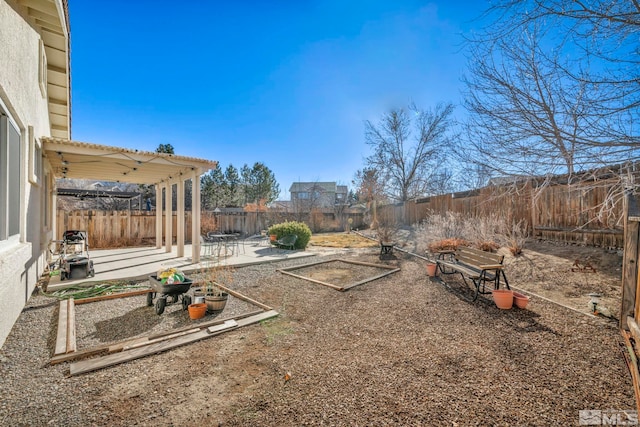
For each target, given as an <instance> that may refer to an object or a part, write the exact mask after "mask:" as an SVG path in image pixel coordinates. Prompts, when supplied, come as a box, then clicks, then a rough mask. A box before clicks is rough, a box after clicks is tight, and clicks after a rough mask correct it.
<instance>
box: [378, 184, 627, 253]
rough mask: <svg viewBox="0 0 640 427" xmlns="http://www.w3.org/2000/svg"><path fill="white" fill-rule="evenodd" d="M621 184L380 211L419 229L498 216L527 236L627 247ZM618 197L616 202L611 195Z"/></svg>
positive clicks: (492, 194)
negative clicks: (428, 222)
mask: <svg viewBox="0 0 640 427" xmlns="http://www.w3.org/2000/svg"><path fill="white" fill-rule="evenodd" d="M618 185H619V180H618V179H615V178H614V179H609V180H602V181H597V182H596V183H594V182H586V183H578V184H572V185H568V184H566V183H562V184H555V185H549V186H546V187H542V188H536V187H534V186H533V185H532V183H525V184H522V185H520V186H519V188H518V189H517V190H516V191H514V188H513V187H498V186H488V187H484V188H482V189H479V190H474V191H466V192H460V193H453V194H452V193H449V194H442V195H438V196H431V197H427V198H423V199H418V200H412V201H408V202H406V203H405V204H404V205H403V206H398V205H386V206H380V207H379V208H378V211H379V214H380V215H387V214H390V210H391V209H393V211H394V212H393V213H394V215H395V217H396V218H397V219H398V220H399V221H400V222H402V223H404V224H416V223H419V222H421V221H423V220H424V219H426V218H427V217H428V216H429V215H444V214H446V213H447V212H454V213H460V214H463V215H466V216H475V217H478V216H488V215H490V214H495V215H499V216H500V217H503V218H506V220H507V221H508V222H512V221H513V222H519V221H525V222H526V224H527V227H528V230H529V232H530V233H531V234H532V235H534V236H536V237H540V238H544V239H549V240H559V241H567V242H579V243H583V244H588V245H593V246H604V247H617V248H621V247H623V230H622V218H623V200H622V197H621V194H622V193H621V192H620V191H617V188H616V186H618ZM616 194H620V196H616V197H613V196H612V195H616Z"/></svg>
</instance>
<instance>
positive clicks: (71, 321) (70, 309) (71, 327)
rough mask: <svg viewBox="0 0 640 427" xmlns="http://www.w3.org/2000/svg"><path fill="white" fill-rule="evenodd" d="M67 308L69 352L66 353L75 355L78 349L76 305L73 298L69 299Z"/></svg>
mask: <svg viewBox="0 0 640 427" xmlns="http://www.w3.org/2000/svg"><path fill="white" fill-rule="evenodd" d="M68 301H69V303H68V306H67V350H66V353H73V352H74V351H76V350H77V349H78V348H77V346H76V305H75V303H74V299H73V298H69V300H68Z"/></svg>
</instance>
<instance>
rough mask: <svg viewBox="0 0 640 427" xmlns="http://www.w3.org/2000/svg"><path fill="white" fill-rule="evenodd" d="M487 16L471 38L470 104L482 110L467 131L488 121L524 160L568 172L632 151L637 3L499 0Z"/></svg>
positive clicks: (639, 100)
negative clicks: (542, 161) (547, 162)
mask: <svg viewBox="0 0 640 427" xmlns="http://www.w3.org/2000/svg"><path fill="white" fill-rule="evenodd" d="M487 17H490V18H493V20H492V22H491V25H489V26H487V27H486V29H485V31H484V32H481V33H479V34H477V35H476V36H474V38H473V39H472V40H470V41H471V54H470V61H469V62H470V69H471V71H470V72H471V77H470V79H467V83H468V87H469V90H470V94H471V96H470V97H469V102H468V103H467V106H468V107H470V111H472V113H473V114H475V116H476V119H477V118H478V117H480V116H481V117H484V120H481V121H476V123H473V124H474V125H476V126H474V132H475V131H477V130H482V129H483V127H485V126H486V125H487V124H489V125H490V129H491V131H489V134H494V135H492V136H498V137H499V138H500V139H502V140H504V136H505V134H507V133H508V134H511V135H512V136H511V139H512V140H513V141H512V145H513V146H514V149H516V152H519V153H525V154H526V156H525V157H521V159H522V160H523V161H522V162H521V164H525V163H526V162H529V161H531V157H532V153H533V152H538V153H540V154H541V155H542V156H541V157H540V159H544V158H546V159H547V160H548V159H549V158H551V157H553V158H554V160H562V162H563V166H564V167H565V168H566V172H567V173H569V174H571V173H573V172H574V171H576V170H580V169H583V170H584V169H585V168H590V167H598V166H600V165H602V164H606V163H611V162H619V161H623V160H635V159H637V158H638V157H639V156H638V147H639V146H640V135H639V134H638V131H637V123H636V122H637V120H638V113H639V112H640V59H639V58H640V57H638V51H639V49H640V39H639V38H638V30H640V3H638V2H636V1H619V2H615V1H605V0H594V1H589V2H584V1H580V0H499V1H497V2H496V3H494V6H493V7H491V8H490V9H489V10H488V11H487ZM505 101H506V103H505ZM495 107H498V110H499V112H498V113H494V110H495ZM505 112H509V113H510V114H508V116H510V117H506V116H507V114H504V113H505ZM492 115H493V117H491V116H492ZM514 117H516V118H518V122H517V123H516V124H514V125H511V126H506V127H505V126H504V123H510V122H511V119H513V118H514ZM496 118H497V119H498V120H496ZM500 121H502V124H498V123H499V122H500ZM499 127H502V129H500V130H501V132H496V130H498V128H499ZM523 133H524V134H525V135H524V136H525V138H523V137H522V136H523V135H522V134H523ZM527 133H528V134H529V135H527ZM531 135H532V136H533V137H534V138H526V137H528V136H531ZM541 140H544V142H545V145H544V146H539V145H536V144H537V143H539V142H540V141H541ZM532 143H533V145H532ZM518 144H520V145H518ZM550 146H551V147H552V150H551V152H550V153H545V149H546V148H548V147H550ZM549 154H553V155H552V156H550V155H549ZM578 156H581V158H579V157H578ZM557 164H558V162H557V161H554V162H552V168H555V167H556V166H557Z"/></svg>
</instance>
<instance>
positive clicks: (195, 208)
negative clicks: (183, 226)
mask: <svg viewBox="0 0 640 427" xmlns="http://www.w3.org/2000/svg"><path fill="white" fill-rule="evenodd" d="M191 180H192V182H191V184H192V185H191V250H192V253H191V258H192V259H193V262H194V263H198V262H200V175H199V174H198V173H197V172H195V171H194V172H193V175H192V176H191Z"/></svg>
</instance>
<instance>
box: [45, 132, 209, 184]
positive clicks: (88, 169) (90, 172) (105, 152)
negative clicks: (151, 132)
mask: <svg viewBox="0 0 640 427" xmlns="http://www.w3.org/2000/svg"><path fill="white" fill-rule="evenodd" d="M42 141H43V148H44V153H45V155H46V157H47V159H48V160H49V162H50V163H51V168H52V171H53V174H54V176H55V177H56V178H73V179H96V180H101V181H112V182H130V183H134V184H156V183H160V182H169V181H172V180H176V179H177V178H178V177H179V176H184V177H185V179H186V178H189V177H190V176H191V175H192V174H193V173H196V174H198V175H202V174H204V173H206V172H207V171H209V170H210V169H213V168H215V167H216V165H217V162H216V161H213V160H205V159H198V158H195V157H186V156H178V155H175V154H166V153H155V152H148V151H140V150H135V149H128V148H119V147H111V146H107V145H98V144H90V143H86V142H78V141H69V140H66V139H59V138H42Z"/></svg>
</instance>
